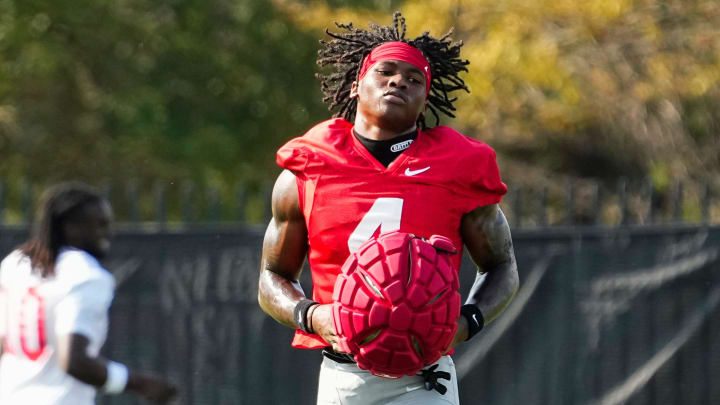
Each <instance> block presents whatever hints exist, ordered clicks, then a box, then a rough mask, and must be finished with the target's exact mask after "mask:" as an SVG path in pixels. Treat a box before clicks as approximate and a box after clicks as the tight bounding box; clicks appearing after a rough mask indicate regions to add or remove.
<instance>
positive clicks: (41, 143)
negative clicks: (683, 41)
mask: <svg viewBox="0 0 720 405" xmlns="http://www.w3.org/2000/svg"><path fill="white" fill-rule="evenodd" d="M315 44H316V38H315V37H313V36H312V35H311V34H309V33H306V32H304V31H301V30H298V29H297V28H295V27H294V26H293V24H292V23H291V22H290V21H288V20H287V18H286V17H284V15H282V14H279V13H277V12H276V11H275V9H274V7H272V6H271V5H268V4H266V3H265V2H261V1H255V0H240V1H225V0H213V1H200V0H170V1H149V0H123V1H109V0H100V1H98V0H92V1H89V0H74V1H59V2H58V1H47V0H30V1H16V0H0V154H1V155H2V156H3V159H2V160H0V176H2V177H6V178H14V177H17V176H20V175H22V176H26V177H28V178H29V179H30V180H33V181H38V182H50V181H57V180H60V179H67V178H79V179H84V180H87V181H92V182H98V181H100V180H102V179H109V180H113V181H122V180H123V179H127V178H138V179H140V180H141V181H142V180H149V179H153V178H163V179H168V180H172V179H179V178H189V179H193V180H195V181H197V182H200V183H204V184H212V185H214V186H215V187H220V188H227V187H229V186H230V185H233V184H235V183H245V184H251V185H252V184H259V183H261V182H262V181H263V180H264V179H266V178H267V177H268V175H269V173H268V170H269V168H272V167H274V151H275V149H276V148H277V147H278V146H280V145H281V144H282V143H283V142H284V141H285V140H287V139H289V138H290V137H292V136H295V135H297V134H300V133H302V131H304V130H305V129H306V128H307V127H308V126H309V125H310V124H311V122H312V121H313V120H314V119H315V117H317V116H318V115H320V114H322V113H323V111H324V107H323V106H322V105H321V104H320V102H319V98H320V97H319V91H318V86H317V84H316V82H315V81H314V79H313V74H314V57H315V52H316V51H315V48H316V46H315ZM311 117H312V118H311Z"/></svg>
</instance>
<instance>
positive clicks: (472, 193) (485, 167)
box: [458, 143, 507, 213]
mask: <svg viewBox="0 0 720 405" xmlns="http://www.w3.org/2000/svg"><path fill="white" fill-rule="evenodd" d="M472 152H473V153H470V154H468V156H466V158H465V159H464V161H463V166H464V167H463V171H464V172H465V176H462V178H463V183H464V184H461V187H460V189H459V190H458V195H459V196H460V199H461V203H462V210H463V212H464V213H467V212H470V211H472V210H474V209H475V208H477V207H481V206H485V205H491V204H497V203H499V202H500V201H501V200H502V197H503V195H505V194H506V193H507V186H506V185H505V183H503V182H502V180H501V178H500V169H499V168H498V165H497V159H496V157H495V151H494V150H492V148H490V147H489V146H487V145H485V144H482V143H478V144H475V145H474V148H472Z"/></svg>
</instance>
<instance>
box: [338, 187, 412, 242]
mask: <svg viewBox="0 0 720 405" xmlns="http://www.w3.org/2000/svg"><path fill="white" fill-rule="evenodd" d="M402 208H403V199H402V198H385V197H383V198H378V199H377V200H375V202H374V203H373V205H372V207H370V210H369V211H368V212H367V213H366V214H365V216H363V218H362V220H361V221H360V223H359V224H358V226H357V227H356V228H355V230H354V231H353V233H352V234H350V238H349V239H348V249H350V253H353V252H354V251H356V250H357V249H358V248H359V247H360V245H362V244H363V243H365V241H367V240H368V239H370V238H371V237H372V236H373V235H374V234H375V232H376V231H377V230H378V228H380V233H381V234H382V233H387V232H391V231H396V230H398V229H400V218H401V217H402Z"/></svg>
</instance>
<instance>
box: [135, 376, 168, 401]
mask: <svg viewBox="0 0 720 405" xmlns="http://www.w3.org/2000/svg"><path fill="white" fill-rule="evenodd" d="M128 389H130V390H132V391H135V392H137V393H138V394H140V395H141V396H142V397H144V398H146V399H149V400H150V401H153V402H155V403H158V404H166V403H168V401H170V400H172V399H174V398H175V397H176V396H177V388H176V387H175V386H173V385H172V384H170V383H168V382H166V381H165V380H161V379H159V378H156V377H153V376H149V375H144V374H135V375H133V376H131V378H130V380H129V381H128Z"/></svg>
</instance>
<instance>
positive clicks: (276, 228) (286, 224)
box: [258, 170, 340, 351]
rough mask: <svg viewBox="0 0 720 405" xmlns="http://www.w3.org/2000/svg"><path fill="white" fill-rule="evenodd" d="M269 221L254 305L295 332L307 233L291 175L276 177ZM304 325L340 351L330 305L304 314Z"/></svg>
mask: <svg viewBox="0 0 720 405" xmlns="http://www.w3.org/2000/svg"><path fill="white" fill-rule="evenodd" d="M272 212H273V217H272V219H271V220H270V224H269V225H268V227H267V230H266V231H265V239H264V240H263V251H262V260H261V264H260V281H259V285H258V302H259V303H260V307H261V308H262V309H263V311H265V312H266V313H267V314H268V315H270V316H272V317H273V318H275V320H276V321H278V322H280V323H281V324H283V325H285V326H289V327H291V328H298V326H299V325H298V324H297V323H296V322H297V321H296V320H295V319H293V311H294V309H295V306H296V305H297V303H298V302H299V301H300V300H302V299H304V298H306V297H305V294H304V293H303V292H302V289H301V288H300V283H299V282H298V279H299V277H300V272H301V271H302V264H303V261H304V260H305V255H307V251H308V241H307V238H308V232H307V228H306V226H305V218H304V216H303V213H302V211H301V210H300V204H299V196H298V190H297V184H296V179H295V175H294V174H293V173H292V172H290V171H288V170H285V171H283V172H282V173H280V176H278V179H277V181H276V182H275V187H274V188H273V196H272ZM308 314H309V318H310V319H308V321H307V322H308V323H309V325H311V326H312V328H313V329H314V331H315V333H317V334H318V335H319V336H320V337H322V338H323V339H324V340H325V342H327V343H328V344H329V345H331V346H333V349H334V350H335V351H340V348H339V347H338V346H337V335H336V333H335V327H334V326H333V322H332V304H325V305H316V306H315V308H311V309H310V310H309V311H308Z"/></svg>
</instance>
